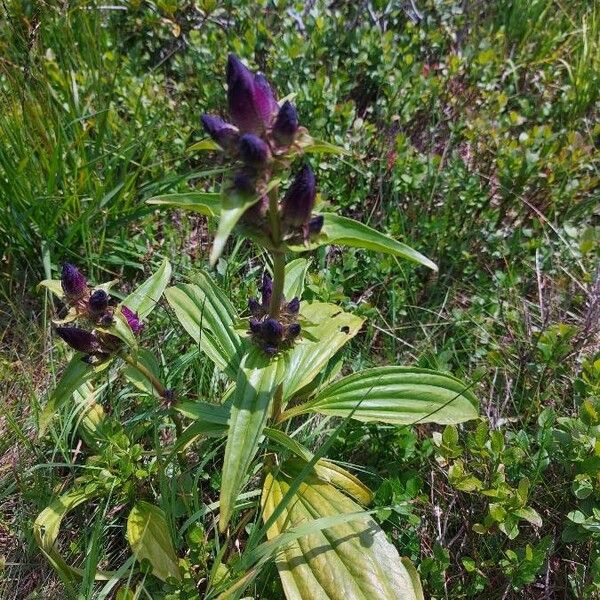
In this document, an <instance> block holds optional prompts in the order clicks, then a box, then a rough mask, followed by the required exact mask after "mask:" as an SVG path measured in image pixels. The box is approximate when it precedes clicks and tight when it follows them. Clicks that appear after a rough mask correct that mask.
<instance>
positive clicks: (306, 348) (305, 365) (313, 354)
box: [283, 302, 363, 399]
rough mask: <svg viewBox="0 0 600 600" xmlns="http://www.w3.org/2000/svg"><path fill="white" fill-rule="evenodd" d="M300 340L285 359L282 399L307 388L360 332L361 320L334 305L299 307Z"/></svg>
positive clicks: (315, 304)
mask: <svg viewBox="0 0 600 600" xmlns="http://www.w3.org/2000/svg"><path fill="white" fill-rule="evenodd" d="M300 316H301V319H302V320H303V325H302V327H303V337H302V339H300V340H299V341H298V342H297V343H296V344H295V345H294V347H293V348H292V349H291V350H290V352H289V353H288V354H287V355H286V362H287V367H286V368H287V375H286V378H285V382H284V384H283V397H284V399H289V398H291V397H292V396H293V395H294V393H295V392H297V391H298V390H300V389H301V388H303V387H304V386H305V385H307V384H309V383H310V382H311V381H312V380H313V379H314V378H315V377H316V376H317V375H318V373H319V372H320V371H321V370H322V369H323V368H324V367H325V366H326V365H327V363H328V361H329V359H330V358H331V357H332V356H333V355H334V354H335V353H336V352H337V351H338V350H339V349H340V348H341V347H342V346H343V345H344V344H345V343H346V342H348V341H350V340H351V339H352V338H353V337H354V336H355V335H356V334H357V333H358V331H359V329H360V328H361V326H362V324H363V319H362V318H361V317H357V316H356V315H353V314H350V313H347V312H344V311H343V310H341V309H340V308H339V307H338V306H336V305H335V304H327V303H324V302H313V303H311V304H307V303H304V302H303V303H301V305H300Z"/></svg>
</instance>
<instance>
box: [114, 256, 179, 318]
mask: <svg viewBox="0 0 600 600" xmlns="http://www.w3.org/2000/svg"><path fill="white" fill-rule="evenodd" d="M170 279H171V264H170V263H169V261H168V260H167V259H166V258H165V260H163V262H162V263H161V265H160V267H159V268H158V270H157V271H156V273H154V274H153V275H151V276H150V277H149V278H148V279H146V281H144V283H142V284H141V285H140V286H139V287H137V288H136V289H135V290H134V291H133V292H131V294H129V296H127V298H125V300H123V302H122V303H121V304H122V305H125V306H126V307H127V308H129V309H130V310H132V311H133V312H134V313H137V315H138V317H139V318H140V319H145V318H146V317H147V316H148V315H149V314H150V313H151V312H152V310H153V309H154V307H155V306H156V303H157V302H158V301H159V300H160V297H161V296H162V295H163V292H164V291H165V288H166V287H167V284H168V283H169V280H170Z"/></svg>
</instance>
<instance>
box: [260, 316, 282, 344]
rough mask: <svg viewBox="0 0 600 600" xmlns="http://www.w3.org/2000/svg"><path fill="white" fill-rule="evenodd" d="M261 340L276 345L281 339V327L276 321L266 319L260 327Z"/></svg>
mask: <svg viewBox="0 0 600 600" xmlns="http://www.w3.org/2000/svg"><path fill="white" fill-rule="evenodd" d="M261 333H262V337H263V339H264V340H265V341H266V342H268V343H269V344H277V343H278V342H280V341H281V338H282V337H283V325H282V324H281V323H280V322H279V321H278V320H277V319H267V320H266V321H264V323H263V324H262V327H261Z"/></svg>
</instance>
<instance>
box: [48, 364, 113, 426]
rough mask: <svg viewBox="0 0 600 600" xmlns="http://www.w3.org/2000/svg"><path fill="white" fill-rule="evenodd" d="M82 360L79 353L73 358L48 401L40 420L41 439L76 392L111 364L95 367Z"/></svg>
mask: <svg viewBox="0 0 600 600" xmlns="http://www.w3.org/2000/svg"><path fill="white" fill-rule="evenodd" d="M82 358H83V355H82V354H79V353H77V354H76V355H75V356H73V358H72V359H71V360H70V361H69V364H68V365H67V367H66V368H65V370H64V372H63V374H62V376H61V378H60V380H59V381H58V384H57V385H56V388H55V389H54V392H52V395H51V396H50V398H49V399H48V402H47V403H46V406H45V407H44V410H43V411H42V413H41V415H40V418H39V427H38V429H39V436H40V437H41V436H43V435H44V433H45V432H46V429H47V428H48V425H49V424H50V422H51V420H52V418H53V417H54V415H55V414H56V413H57V411H58V410H59V409H60V407H61V406H62V405H63V404H65V403H66V402H68V401H69V400H70V399H71V396H72V395H73V394H74V392H75V391H76V390H77V389H78V388H79V387H81V386H83V385H85V383H86V382H87V381H89V380H90V379H91V378H92V377H93V376H94V375H95V374H96V373H99V372H100V371H103V370H104V369H105V368H107V367H108V364H109V363H108V362H106V363H102V364H101V365H98V366H95V367H94V366H92V365H88V364H87V363H85V362H83V361H82V360H81V359H82ZM85 391H86V390H85V389H84V390H83V392H84V393H85Z"/></svg>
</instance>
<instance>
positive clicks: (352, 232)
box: [290, 213, 437, 271]
mask: <svg viewBox="0 0 600 600" xmlns="http://www.w3.org/2000/svg"><path fill="white" fill-rule="evenodd" d="M323 217H324V218H325V220H324V223H323V229H322V230H321V234H320V235H319V237H318V238H317V239H316V240H314V241H312V242H311V243H310V244H308V245H298V246H290V250H293V251H294V252H304V251H306V250H312V249H314V248H318V247H319V246H324V245H326V244H337V245H338V246H350V247H352V248H364V249H365V250H373V251H375V252H383V253H384V254H391V255H393V256H398V257H400V258H405V259H406V260H410V261H412V262H414V263H417V264H419V265H424V266H426V267H429V268H430V269H433V270H434V271H437V266H436V265H435V263H434V262H432V261H431V260H429V259H428V258H427V257H426V256H423V255H422V254H421V253H420V252H417V251H416V250H413V249H412V248H411V247H410V246H407V245H406V244H403V243H402V242H398V241H397V240H395V239H393V238H391V237H389V236H388V235H385V234H383V233H380V232H379V231H377V230H376V229H373V228H372V227H369V226H368V225H364V224H363V223H359V222H358V221H355V220H354V219H348V218H346V217H340V216H339V215H336V214H333V213H325V214H324V215H323Z"/></svg>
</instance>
